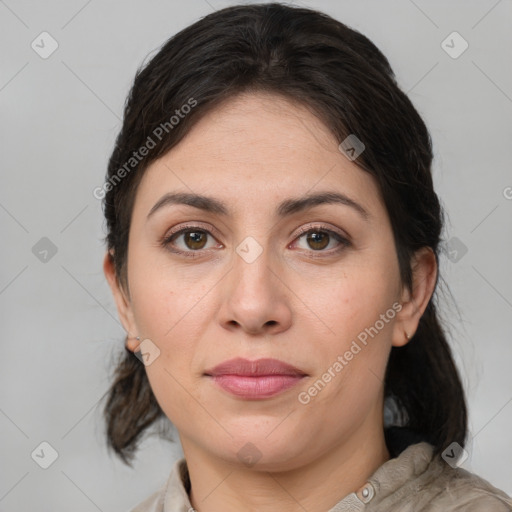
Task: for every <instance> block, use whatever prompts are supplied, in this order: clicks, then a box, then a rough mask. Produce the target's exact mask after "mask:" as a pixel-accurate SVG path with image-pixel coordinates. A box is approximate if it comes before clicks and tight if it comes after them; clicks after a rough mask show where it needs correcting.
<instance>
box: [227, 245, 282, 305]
mask: <svg viewBox="0 0 512 512" xmlns="http://www.w3.org/2000/svg"><path fill="white" fill-rule="evenodd" d="M260 241H261V238H260ZM260 241H258V240H256V238H254V237H252V236H248V237H246V238H244V239H243V240H242V242H240V243H239V244H238V246H237V247H236V248H235V254H234V257H233V260H234V261H233V265H234V268H233V270H234V273H233V274H234V275H233V285H234V287H235V288H236V290H233V292H234V294H239V295H240V296H239V297H238V300H243V299H244V298H249V297H251V296H253V297H255V296H259V299H260V300H264V299H265V298H267V299H268V297H264V295H266V294H270V291H271V288H272V287H273V286H275V283H273V282H272V281H273V280H272V279H271V276H272V275H273V274H272V272H271V269H272V260H273V258H272V255H271V252H270V248H269V245H268V244H267V243H266V242H264V241H263V244H265V245H263V244H262V243H260ZM274 272H275V271H274ZM270 295H271V294H270ZM274 295H275V294H274Z"/></svg>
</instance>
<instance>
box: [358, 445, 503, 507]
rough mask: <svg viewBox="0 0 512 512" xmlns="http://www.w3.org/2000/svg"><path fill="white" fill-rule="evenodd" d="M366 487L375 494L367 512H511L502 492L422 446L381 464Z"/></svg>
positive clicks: (405, 451) (407, 450)
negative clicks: (371, 487) (384, 511)
mask: <svg viewBox="0 0 512 512" xmlns="http://www.w3.org/2000/svg"><path fill="white" fill-rule="evenodd" d="M369 483H371V484H372V486H373V487H374V490H375V494H374V498H370V499H369V501H372V503H369V507H368V512H370V510H371V511H374V510H375V511H381V510H393V511H394V512H412V511H414V512H484V511H485V512H512V499H511V498H510V497H509V496H507V495H506V494H505V493H504V492H503V491H501V490H499V489H497V488H496V487H493V486H492V485H491V484H490V483H489V482H487V481H486V480H484V479H483V478H481V477H479V476H478V475H475V474H473V473H471V472H469V471H467V470H465V469H462V468H459V467H456V466H455V467H452V466H451V465H449V464H448V463H447V462H445V461H444V460H443V459H442V457H441V456H440V455H434V450H433V446H431V445H430V444H428V443H424V442H422V443H418V444H414V445H411V446H409V447H408V448H407V449H405V450H404V451H403V452H402V453H400V455H399V456H398V457H396V458H394V459H392V460H390V461H388V462H387V463H385V464H384V465H383V466H381V468H379V470H377V472H376V473H375V474H374V475H373V477H372V478H371V479H370V481H369ZM383 506H385V507H387V508H384V509H383V508H381V507H383Z"/></svg>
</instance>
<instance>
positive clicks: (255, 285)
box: [221, 237, 291, 334]
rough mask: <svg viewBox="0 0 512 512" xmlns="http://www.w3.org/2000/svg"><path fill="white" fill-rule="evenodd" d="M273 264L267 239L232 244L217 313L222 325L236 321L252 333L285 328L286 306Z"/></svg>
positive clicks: (287, 324)
mask: <svg viewBox="0 0 512 512" xmlns="http://www.w3.org/2000/svg"><path fill="white" fill-rule="evenodd" d="M263 244H264V245H263ZM277 265H278V258H276V257H274V255H273V254H272V253H271V249H269V246H268V244H267V242H263V243H260V242H259V241H257V240H256V238H255V237H246V238H245V239H243V240H242V242H240V243H239V245H238V246H236V247H235V251H234V254H233V267H232V272H231V273H230V274H231V277H230V279H229V281H228V290H226V294H225V295H224V304H223V307H222V314H221V321H222V323H223V324H224V326H233V325H235V324H236V325H238V326H240V327H241V328H242V329H244V330H246V331H247V332H250V333H252V334H256V333H261V332H262V330H265V329H268V328H270V327H271V328H272V329H273V332H278V331H280V330H282V329H285V328H288V326H289V322H290V319H291V312H290V307H289V306H290V305H289V304H288V301H287V296H286V294H285V293H284V291H283V289H282V287H281V286H280V282H279V279H278V278H277V277H276V274H277V275H278V274H279V269H278V268H277Z"/></svg>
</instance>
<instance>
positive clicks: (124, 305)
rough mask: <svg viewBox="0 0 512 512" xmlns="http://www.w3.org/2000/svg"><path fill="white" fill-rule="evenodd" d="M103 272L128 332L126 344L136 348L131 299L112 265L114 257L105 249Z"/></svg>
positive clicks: (135, 330) (130, 348)
mask: <svg viewBox="0 0 512 512" xmlns="http://www.w3.org/2000/svg"><path fill="white" fill-rule="evenodd" d="M103 272H104V274H105V277H106V279H107V281H108V284H109V286H110V290H111V291H112V295H113V296H114V301H115V303H116V308H117V312H118V315H119V319H120V320H121V323H122V324H123V327H124V329H125V331H126V332H127V333H128V339H127V342H126V346H127V348H128V349H129V350H132V345H133V347H134V348H137V346H138V342H137V341H136V340H135V337H136V334H134V333H136V332H137V329H136V325H135V320H134V317H133V310H132V305H131V301H130V300H129V298H128V297H127V295H126V293H125V291H124V289H123V287H122V286H121V284H120V282H119V278H118V276H117V275H116V271H115V267H114V259H113V257H112V254H111V253H110V252H109V251H107V253H106V254H105V258H104V259H103ZM132 351H133V350H132Z"/></svg>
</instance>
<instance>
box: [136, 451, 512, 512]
mask: <svg viewBox="0 0 512 512" xmlns="http://www.w3.org/2000/svg"><path fill="white" fill-rule="evenodd" d="M189 486H190V482H189V479H188V471H187V465H186V462H185V459H180V460H178V461H177V462H176V463H175V465H174V467H173V469H172V471H171V475H170V477H169V479H168V481H167V483H166V484H165V485H164V486H163V487H162V488H161V489H160V490H159V491H158V492H156V493H155V494H153V495H152V496H150V497H149V498H148V499H147V500H145V501H144V502H142V503H141V504H140V505H138V506H137V507H136V508H134V509H133V510H132V511H131V512H193V510H194V509H193V508H192V506H191V505H190V501H189V497H188V493H187V490H188V489H189V488H190V487H189ZM363 490H364V492H358V493H357V494H356V493H351V494H349V495H348V496H345V498H343V499H342V500H341V501H339V502H338V503H337V504H336V505H334V507H332V508H331V509H330V510H329V511H328V512H455V511H457V512H511V511H512V499H511V498H510V497H508V496H507V495H506V494H505V493H504V492H502V491H500V490H498V489H496V488H495V487H493V486H492V485H490V484H489V483H488V482H486V481H485V480H483V479H481V478H479V477H478V476H476V475H474V474H472V473H469V472H468V471H466V470H464V469H461V468H455V469H453V468H452V467H451V466H450V465H448V464H447V463H446V462H444V460H443V459H441V458H439V457H433V448H432V446H431V445H429V444H427V443H424V442H422V443H417V444H413V445H411V446H409V447H408V448H406V449H405V450H404V451H403V452H402V453H401V454H400V455H399V456H398V457H396V458H393V459H390V460H388V461H387V462H385V463H384V464H383V465H382V466H381V467H380V468H379V469H377V471H375V473H374V474H373V475H372V476H371V477H370V478H369V480H368V482H367V483H366V485H365V486H364V488H363ZM241 512H243V511H241Z"/></svg>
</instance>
